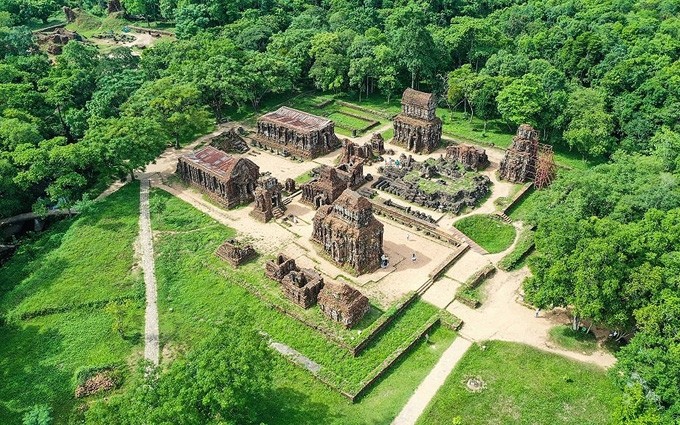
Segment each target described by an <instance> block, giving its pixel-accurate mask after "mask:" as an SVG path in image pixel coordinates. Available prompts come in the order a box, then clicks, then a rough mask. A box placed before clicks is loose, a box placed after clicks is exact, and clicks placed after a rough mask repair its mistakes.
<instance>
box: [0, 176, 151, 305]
mask: <svg viewBox="0 0 680 425" xmlns="http://www.w3.org/2000/svg"><path fill="white" fill-rule="evenodd" d="M138 220H139V184H138V183H134V184H128V185H126V186H124V187H123V188H122V189H120V190H119V191H118V192H117V193H115V194H114V195H112V196H110V197H109V198H107V199H105V200H104V201H103V202H101V203H98V204H96V205H95V206H94V210H93V211H91V212H86V213H85V214H83V215H82V216H80V217H77V218H75V219H72V220H65V221H62V222H61V223H58V224H56V225H55V226H53V227H52V228H51V229H50V230H49V231H47V232H45V233H42V234H40V236H39V237H38V238H37V239H36V240H35V241H32V242H31V243H27V244H25V245H22V247H21V248H20V249H19V251H18V252H17V254H16V255H15V256H14V257H13V258H12V261H10V262H9V263H7V264H6V265H5V266H3V267H2V268H0V314H2V315H5V316H18V315H22V314H27V313H31V312H35V311H39V310H42V309H46V308H60V307H72V306H77V305H82V304H84V303H89V302H93V301H102V300H109V299H112V298H118V297H131V296H135V295H141V294H142V293H143V283H142V280H143V277H142V274H141V270H139V269H138V268H136V267H133V264H134V261H135V260H134V258H133V254H134V253H133V249H132V246H133V241H134V240H135V238H136V237H137V233H138Z"/></svg>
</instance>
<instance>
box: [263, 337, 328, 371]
mask: <svg viewBox="0 0 680 425" xmlns="http://www.w3.org/2000/svg"><path fill="white" fill-rule="evenodd" d="M269 346H270V347H272V348H273V349H274V350H276V351H278V352H279V353H281V354H283V355H284V356H286V357H288V358H290V359H291V360H292V361H293V362H295V363H296V364H298V365H300V366H302V367H304V368H305V369H307V370H308V371H310V372H312V374H313V375H318V374H319V371H320V370H321V365H320V364H318V363H317V362H315V361H314V360H312V359H310V358H309V357H307V356H305V355H303V354H302V353H300V352H299V351H297V350H296V349H294V348H292V347H289V346H287V345H286V344H282V343H280V342H270V343H269Z"/></svg>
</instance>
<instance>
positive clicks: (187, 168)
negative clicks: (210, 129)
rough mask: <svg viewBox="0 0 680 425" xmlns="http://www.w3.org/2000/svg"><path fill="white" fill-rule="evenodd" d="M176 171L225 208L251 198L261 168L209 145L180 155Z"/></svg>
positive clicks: (246, 201)
mask: <svg viewBox="0 0 680 425" xmlns="http://www.w3.org/2000/svg"><path fill="white" fill-rule="evenodd" d="M177 174H178V175H179V176H180V177H181V178H182V179H183V180H184V181H185V182H187V183H189V184H191V185H192V186H195V187H197V188H199V189H201V190H202V191H204V192H205V193H206V194H207V195H208V196H210V197H211V198H212V199H214V200H215V201H217V202H219V203H220V204H222V205H224V206H225V207H227V208H232V207H235V206H236V205H239V204H247V203H250V202H252V201H253V199H254V197H253V192H254V191H255V187H256V185H257V179H258V178H259V177H260V167H258V166H257V165H256V164H255V163H254V162H253V161H251V160H249V159H248V158H238V157H234V156H232V155H228V154H226V153H224V152H222V151H221V150H219V149H215V148H214V147H212V146H207V147H205V148H203V149H200V150H197V151H194V152H191V153H189V154H186V155H182V156H181V157H180V158H179V159H178V160H177Z"/></svg>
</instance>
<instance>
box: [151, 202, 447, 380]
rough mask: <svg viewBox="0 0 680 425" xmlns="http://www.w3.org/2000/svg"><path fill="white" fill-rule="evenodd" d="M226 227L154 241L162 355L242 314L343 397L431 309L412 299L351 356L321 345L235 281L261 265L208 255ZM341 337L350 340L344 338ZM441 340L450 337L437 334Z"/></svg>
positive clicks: (253, 279)
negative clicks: (312, 365)
mask: <svg viewBox="0 0 680 425" xmlns="http://www.w3.org/2000/svg"><path fill="white" fill-rule="evenodd" d="M155 198H160V199H161V200H162V202H164V203H165V204H166V205H168V206H167V207H166V208H165V210H166V211H170V210H172V211H178V210H181V209H182V208H183V209H185V212H181V213H180V215H185V214H187V215H188V214H193V215H195V216H196V219H197V220H202V219H201V218H200V217H201V216H203V214H202V213H201V212H199V211H197V210H195V209H194V208H193V207H191V206H190V205H188V204H185V203H184V202H183V201H181V200H179V199H177V198H175V197H172V196H171V195H169V194H167V193H166V192H163V191H159V190H155V191H153V193H152V199H153V200H152V203H154V204H156V203H158V202H161V201H157V200H156V199H155ZM162 215H163V214H162V213H161V214H153V213H152V222H153V226H154V229H159V228H161V227H160V226H161V224H162V223H163V222H164V218H163V217H162ZM235 233H236V232H235V231H234V230H233V229H230V228H227V227H224V226H221V225H216V226H209V227H204V228H202V229H200V230H194V231H190V232H180V233H162V234H158V235H157V239H156V240H157V242H156V245H155V250H156V253H157V260H156V272H157V279H158V288H159V296H158V301H159V314H160V327H161V343H162V345H163V346H165V347H166V349H167V350H168V351H169V352H174V351H177V350H179V351H182V350H183V349H184V348H183V347H186V346H191V345H193V344H194V343H195V342H196V341H198V340H200V339H201V338H202V337H203V336H204V335H206V333H207V331H209V330H210V329H211V328H212V327H213V325H217V324H219V323H221V321H222V320H223V317H224V316H225V314H230V311H242V312H247V314H248V317H249V320H250V321H252V322H253V324H254V325H255V326H256V328H257V329H260V330H262V331H265V332H266V333H267V334H269V335H270V336H271V337H272V338H273V339H274V340H276V341H278V342H282V343H285V344H287V345H289V346H291V347H293V348H295V349H296V350H297V351H299V352H301V353H302V354H304V355H306V356H307V357H309V358H311V359H312V360H314V361H315V362H317V363H319V364H321V366H322V370H321V374H322V375H323V376H324V377H325V378H327V379H328V380H329V381H331V382H333V383H334V384H335V385H337V386H339V387H340V388H343V389H344V390H346V391H350V392H353V391H356V390H357V389H358V388H359V387H360V383H361V381H362V380H363V379H364V378H365V377H366V376H367V375H368V373H369V372H371V371H372V370H373V369H374V368H375V367H376V366H378V365H379V364H380V363H381V362H382V361H383V360H385V359H386V358H387V357H388V356H389V354H390V353H392V352H393V351H395V350H396V349H398V348H399V347H400V346H402V344H403V343H404V342H405V341H408V338H409V337H411V336H412V335H413V333H414V332H415V331H417V330H418V329H419V328H420V327H421V326H422V325H423V324H424V323H425V322H427V321H428V320H429V319H430V318H432V317H433V316H434V315H436V314H437V312H438V310H437V309H436V308H435V307H433V306H431V305H430V304H427V303H425V302H421V301H417V302H415V303H414V304H413V305H412V306H411V307H409V308H408V309H407V310H406V312H405V313H403V314H402V315H401V316H400V317H398V318H397V319H396V320H395V321H394V322H393V323H392V324H391V325H390V326H388V328H387V329H386V331H385V332H383V333H381V334H380V335H379V336H378V337H377V338H376V339H375V340H374V341H373V342H372V343H371V344H370V345H369V347H368V348H367V349H366V350H365V351H363V352H362V353H361V354H360V355H359V356H357V357H356V358H354V357H352V356H351V354H350V353H349V352H348V351H347V350H346V349H343V348H341V347H339V346H338V345H336V344H334V343H332V342H330V341H328V340H327V339H326V338H325V337H324V336H323V335H322V334H321V333H319V332H318V331H316V330H313V329H311V328H309V327H307V326H305V325H303V324H302V323H300V322H299V321H297V320H296V319H293V318H290V317H288V316H286V315H283V314H281V313H279V312H278V311H276V310H274V309H272V308H270V307H269V306H268V305H266V304H264V303H263V302H262V301H261V300H260V299H259V298H257V297H255V296H254V295H252V294H251V293H250V292H248V291H247V290H246V289H244V288H243V287H242V286H241V285H242V284H241V285H240V284H239V281H241V280H243V281H246V282H248V283H250V284H252V285H254V286H258V285H260V286H261V285H262V282H258V281H261V280H263V279H266V278H265V276H264V270H263V267H262V262H263V261H264V259H262V258H260V259H258V260H257V261H256V262H255V263H254V264H252V265H247V266H245V267H242V268H239V269H237V270H234V269H232V268H231V266H229V265H228V264H227V263H225V262H224V261H222V260H220V259H219V258H218V257H216V256H215V255H214V254H213V253H214V251H215V249H216V248H217V246H219V245H220V244H221V243H222V242H223V241H224V240H225V239H227V238H230V237H233V236H234V235H235ZM348 332H349V334H347V335H345V337H346V338H347V339H348V340H349V341H351V340H352V333H354V334H355V335H356V337H357V338H358V336H359V333H358V331H357V330H353V331H348ZM438 332H439V333H442V334H443V335H447V338H451V337H452V335H453V332H452V331H450V330H447V329H441V330H439V331H438Z"/></svg>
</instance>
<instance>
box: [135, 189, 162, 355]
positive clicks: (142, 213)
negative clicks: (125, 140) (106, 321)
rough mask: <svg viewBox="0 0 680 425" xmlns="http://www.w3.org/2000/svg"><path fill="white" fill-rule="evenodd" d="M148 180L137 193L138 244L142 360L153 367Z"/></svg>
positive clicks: (153, 301) (153, 303) (155, 347)
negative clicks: (143, 301) (142, 290)
mask: <svg viewBox="0 0 680 425" xmlns="http://www.w3.org/2000/svg"><path fill="white" fill-rule="evenodd" d="M149 186H150V183H149V179H148V178H143V179H142V181H141V185H140V192H139V242H140V246H141V250H142V270H143V271H144V285H145V287H146V309H145V311H144V358H145V359H146V360H148V361H150V362H151V363H152V364H153V365H154V366H158V362H159V340H158V336H159V330H158V306H157V305H156V300H157V292H156V272H155V267H156V266H155V262H154V258H153V237H152V234H151V215H150V213H149Z"/></svg>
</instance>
